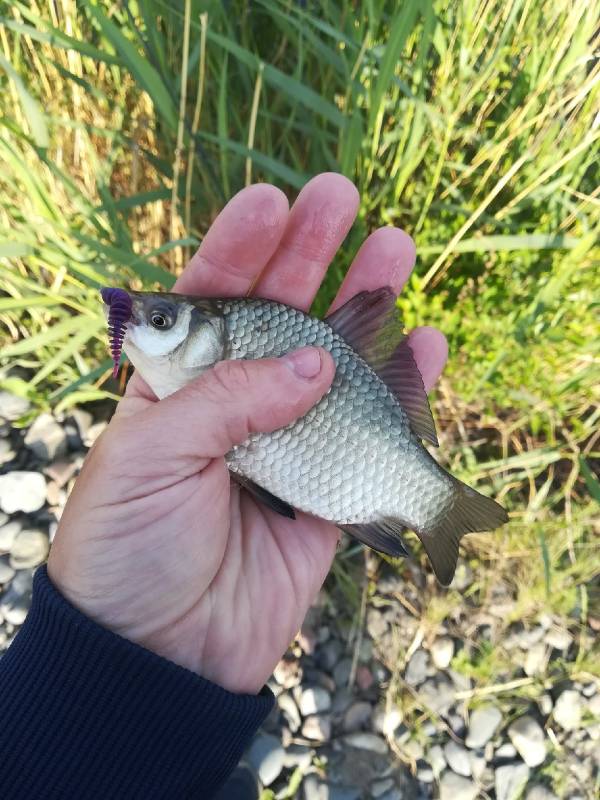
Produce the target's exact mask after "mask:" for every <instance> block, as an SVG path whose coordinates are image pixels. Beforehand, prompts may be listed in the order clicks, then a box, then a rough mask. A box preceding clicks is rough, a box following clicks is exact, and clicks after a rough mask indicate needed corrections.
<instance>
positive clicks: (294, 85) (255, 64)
mask: <svg viewBox="0 0 600 800" xmlns="http://www.w3.org/2000/svg"><path fill="white" fill-rule="evenodd" d="M207 35H208V38H209V39H210V40H211V41H213V42H215V43H216V44H218V45H219V46H220V47H222V48H223V49H224V50H227V51H228V52H229V53H231V54H232V55H233V56H235V57H236V58H237V59H238V60H239V61H241V62H242V64H245V65H246V66H247V67H250V68H251V69H254V70H256V71H257V72H258V69H259V65H260V63H261V62H260V59H259V58H258V56H256V55H254V53H251V52H250V51H249V50H246V49H245V48H244V47H241V46H240V45H239V44H237V43H236V42H232V41H231V40H230V39H228V38H227V37H226V36H221V34H219V33H216V32H215V31H213V30H210V29H209V30H208V34H207ZM263 80H264V82H265V83H268V84H270V85H271V86H274V87H275V88H277V89H279V90H280V91H282V92H285V94H286V95H287V96H288V97H289V98H290V99H292V100H295V101H296V102H298V103H300V104H301V105H303V106H305V107H306V108H308V109H310V110H311V111H314V112H315V113H316V114H320V115H321V116H322V117H324V118H325V119H326V120H328V121H329V122H332V123H333V124H334V125H336V126H337V127H338V128H343V127H345V125H346V119H345V117H344V115H343V114H342V112H341V111H340V110H339V109H338V108H336V107H335V106H334V105H333V104H332V103H330V102H328V101H327V100H325V99H324V98H323V97H321V95H320V94H317V92H315V91H313V90H312V89H310V88H309V87H308V86H305V85H304V84H303V83H301V82H300V81H298V80H296V79H295V78H291V77H290V76H289V75H286V74H285V73H284V72H282V71H281V70H279V69H277V67H274V66H272V65H271V64H265V65H264V71H263Z"/></svg>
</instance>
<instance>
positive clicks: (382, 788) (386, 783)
mask: <svg viewBox="0 0 600 800" xmlns="http://www.w3.org/2000/svg"><path fill="white" fill-rule="evenodd" d="M393 787H394V781H393V779H392V778H384V779H383V780H380V781H375V783H373V784H372V785H371V794H372V795H373V797H381V795H382V794H385V793H386V792H389V790H390V789H393Z"/></svg>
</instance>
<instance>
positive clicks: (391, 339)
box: [325, 286, 438, 446]
mask: <svg viewBox="0 0 600 800" xmlns="http://www.w3.org/2000/svg"><path fill="white" fill-rule="evenodd" d="M325 321H326V322H327V324H328V325H329V326H330V327H331V328H332V329H333V330H334V331H335V332H336V333H338V334H339V335H340V336H341V337H342V338H343V339H344V340H345V341H346V342H347V343H348V344H349V345H350V347H352V348H353V349H354V350H356V352H357V353H358V354H359V355H360V356H362V358H364V360H365V361H366V362H367V364H368V365H369V366H370V367H371V369H372V370H373V371H374V372H375V373H377V375H379V377H380V378H381V380H382V381H384V383H385V384H386V385H387V386H388V388H389V389H390V390H391V391H392V392H393V393H394V394H395V395H396V398H397V400H398V402H399V403H400V405H401V406H402V408H403V409H404V410H405V411H406V414H407V416H408V419H409V422H410V426H411V428H412V430H413V432H414V434H415V435H416V436H420V437H421V438H422V439H426V440H427V441H428V442H431V443H432V444H434V445H436V446H437V444H438V440H437V436H436V432H435V423H434V421H433V417H432V415H431V409H430V408H429V401H428V400H427V393H426V391H425V386H424V385H423V378H422V377H421V373H420V372H419V368H418V367H417V364H416V361H415V358H414V355H413V352H412V350H411V348H410V345H409V344H408V338H407V336H405V334H404V333H403V330H402V320H401V319H400V315H399V312H398V309H397V308H396V297H395V295H394V293H393V292H392V290H391V289H390V288H388V287H387V286H385V287H382V288H381V289H375V290H374V291H372V292H360V293H359V294H357V295H355V296H354V297H353V298H352V299H351V300H348V302H347V303H345V304H344V305H343V306H341V307H340V308H338V309H337V311H334V312H333V313H332V314H330V315H329V316H328V317H326V320H325Z"/></svg>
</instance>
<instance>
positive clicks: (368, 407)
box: [102, 287, 508, 586]
mask: <svg viewBox="0 0 600 800" xmlns="http://www.w3.org/2000/svg"><path fill="white" fill-rule="evenodd" d="M102 298H103V300H104V303H105V311H106V314H107V318H108V327H109V338H110V347H111V353H112V356H113V362H114V367H115V370H118V367H119V360H120V357H121V351H122V350H123V349H124V350H125V352H126V354H127V357H128V358H129V360H130V361H131V363H132V364H133V366H134V367H135V369H136V370H137V371H138V372H139V373H140V374H141V376H142V377H143V378H144V380H145V381H146V382H147V383H148V384H149V386H150V387H151V389H152V390H153V391H154V393H155V394H156V396H157V397H158V398H159V399H162V398H164V397H167V396H169V395H171V394H172V393H173V392H176V391H177V390H178V389H181V388H182V387H183V386H185V385H186V384H187V383H189V382H190V381H192V380H194V379H195V378H196V377H198V376H199V375H201V374H202V373H203V372H205V371H206V370H208V369H210V367H212V366H213V365H214V364H216V363H217V362H219V361H223V360H226V359H257V358H266V357H278V356H282V355H284V354H286V353H289V352H291V351H293V350H295V349H297V348H299V347H301V346H306V345H313V346H318V347H322V348H324V349H325V350H327V351H328V352H329V353H330V354H331V356H332V359H333V361H334V363H335V374H334V378H333V382H332V384H331V388H330V389H329V391H328V392H327V393H326V394H325V395H324V397H323V398H322V399H321V400H320V401H319V402H318V403H317V404H316V405H315V406H313V408H312V409H311V410H310V411H308V413H307V414H305V415H304V416H303V417H301V418H300V419H298V420H296V421H295V422H293V423H292V424H290V425H287V426H286V427H284V428H280V429H279V430H276V431H274V432H273V433H257V434H252V435H250V436H249V438H248V439H247V440H246V441H245V442H243V443H242V444H240V445H238V446H236V447H234V448H233V449H232V450H231V451H230V452H229V453H228V454H227V456H226V463H227V466H228V468H229V471H230V474H231V476H232V478H234V479H235V480H237V481H238V482H239V483H240V484H241V485H242V486H243V487H244V488H245V489H246V490H247V491H249V492H250V493H251V494H253V495H254V496H255V497H256V498H257V499H258V500H259V501H261V502H262V503H264V504H266V505H267V506H269V507H270V508H272V509H274V510H275V511H277V512H278V513H279V514H282V515H283V516H286V517H289V518H291V519H294V518H295V516H296V511H302V512H306V513H308V514H312V515H314V516H316V517H320V518H322V519H325V520H328V521H330V522H332V523H334V524H335V525H337V526H338V527H339V528H340V529H341V530H343V531H345V532H346V533H348V534H350V535H351V536H353V537H355V538H356V539H358V540H359V541H360V542H362V543H363V544H365V545H367V546H369V547H371V548H373V549H374V550H376V551H378V552H381V553H384V554H386V555H388V556H392V557H396V558H397V557H406V556H407V555H408V554H409V551H408V549H407V546H406V544H405V542H404V540H403V534H404V533H405V531H406V530H407V529H409V530H412V531H414V532H415V533H416V535H417V536H418V538H419V539H420V541H421V543H422V545H423V547H424V549H425V552H426V553H427V556H428V558H429V561H430V562H431V565H432V567H433V571H434V573H435V575H436V577H437V579H438V581H439V582H440V583H441V584H442V585H443V586H448V585H449V584H450V583H451V581H452V578H453V576H454V572H455V570H456V563H457V559H458V552H459V541H460V539H461V537H462V536H463V535H464V534H466V533H469V532H474V531H486V530H493V529H495V528H497V527H499V526H500V525H502V524H504V523H505V522H507V520H508V516H507V513H506V511H505V510H504V508H503V507H502V506H500V505H499V504H498V503H496V502H495V501H494V500H493V499H491V498H489V497H487V496H486V495H484V494H481V493H479V492H478V491H476V490H475V489H472V488H471V487H469V486H467V485H466V484H465V483H463V482H461V481H460V480H458V479H457V478H456V477H454V476H453V475H451V474H450V473H449V472H448V471H447V470H446V469H444V467H442V466H441V465H440V464H439V463H438V462H437V461H436V460H435V459H434V458H433V456H432V455H431V453H430V452H429V449H427V447H425V445H424V442H428V443H429V444H431V445H434V446H438V439H437V434H436V429H435V423H434V421H433V417H432V413H431V409H430V407H429V402H428V399H427V394H426V391H425V387H424V385H423V380H422V377H421V374H420V372H419V369H418V367H417V364H416V362H415V359H414V356H413V352H412V350H411V347H410V343H409V339H408V336H407V335H406V334H405V332H404V326H403V323H402V321H401V319H400V316H399V311H398V308H397V307H396V298H395V295H394V293H393V291H392V290H391V289H390V288H388V287H382V288H380V289H376V290H374V291H364V292H360V293H359V294H357V295H355V296H354V297H353V298H352V299H350V300H349V301H348V302H347V303H345V304H344V305H343V306H341V307H340V308H338V309H337V310H335V311H333V312H332V313H331V314H329V316H327V317H325V318H324V319H318V318H317V317H314V316H311V315H309V314H307V313H305V312H304V311H301V310H299V309H297V308H293V307H292V306H289V305H285V304H283V303H279V302H275V301H273V300H266V299H261V298H255V297H243V298H229V297H227V298H212V297H210V298H207V297H194V296H189V295H183V294H170V293H163V292H137V291H125V290H124V289H119V288H105V289H103V290H102Z"/></svg>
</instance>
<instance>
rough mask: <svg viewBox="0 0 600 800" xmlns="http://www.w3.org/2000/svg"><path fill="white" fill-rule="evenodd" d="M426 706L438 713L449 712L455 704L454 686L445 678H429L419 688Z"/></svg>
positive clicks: (420, 695)
mask: <svg viewBox="0 0 600 800" xmlns="http://www.w3.org/2000/svg"><path fill="white" fill-rule="evenodd" d="M419 697H420V698H421V700H422V701H423V703H424V705H425V707H426V708H428V709H431V710H432V711H435V712H436V713H437V714H442V715H444V714H447V713H448V711H449V710H450V708H451V707H452V705H453V704H454V687H453V686H452V684H451V683H450V681H449V680H447V679H445V678H437V679H436V678H428V679H427V680H426V681H425V683H424V684H423V685H422V686H421V687H420V689H419Z"/></svg>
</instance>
